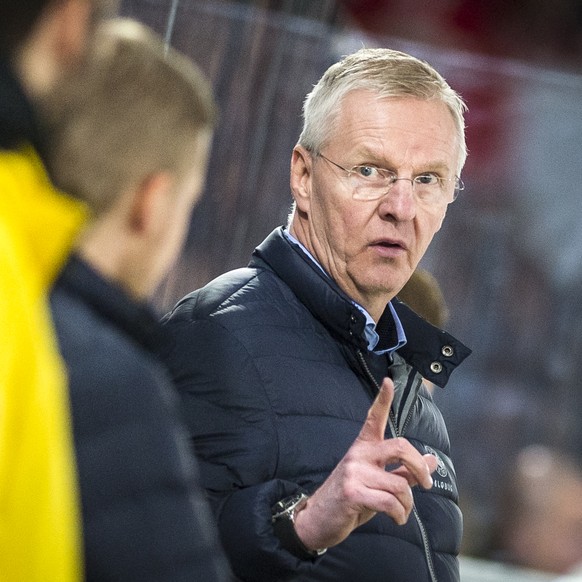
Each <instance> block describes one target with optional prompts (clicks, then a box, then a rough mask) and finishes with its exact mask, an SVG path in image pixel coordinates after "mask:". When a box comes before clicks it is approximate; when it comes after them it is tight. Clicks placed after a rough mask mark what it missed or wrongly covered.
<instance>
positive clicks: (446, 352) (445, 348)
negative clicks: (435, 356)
mask: <svg viewBox="0 0 582 582" xmlns="http://www.w3.org/2000/svg"><path fill="white" fill-rule="evenodd" d="M454 353H455V352H454V350H453V348H452V347H451V346H443V347H442V349H441V354H442V355H443V356H445V357H446V358H450V357H451V356H452V355H453V354H454Z"/></svg>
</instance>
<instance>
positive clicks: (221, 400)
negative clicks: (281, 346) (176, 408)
mask: <svg viewBox="0 0 582 582" xmlns="http://www.w3.org/2000/svg"><path fill="white" fill-rule="evenodd" d="M165 323H166V329H167V332H168V334H167V341H168V343H167V345H166V346H165V348H164V349H163V350H161V355H162V357H163V359H164V360H165V362H166V363H167V365H168V367H169V368H170V371H171V373H172V376H173V377H174V380H175V383H176V385H177V388H178V391H179V394H180V397H181V409H182V413H183V416H184V419H185V421H186V425H187V427H188V430H189V431H190V435H191V437H192V442H193V445H194V449H195V452H196V455H197V457H198V461H199V466H200V472H201V476H202V483H203V486H204V487H205V489H206V491H207V494H208V496H209V499H210V502H211V506H212V509H213V511H214V514H215V516H216V519H217V522H218V528H219V532H220V536H221V541H222V543H223V546H224V548H225V550H226V553H227V555H228V556H229V559H230V561H231V565H232V568H233V570H234V572H235V574H236V575H237V577H239V578H240V579H241V580H254V581H263V580H264V581H269V582H271V581H273V580H286V579H289V578H291V577H292V576H297V575H298V574H300V573H301V572H303V571H309V570H310V569H311V568H312V567H313V563H314V562H311V561H302V560H300V559H298V558H296V557H295V556H293V555H292V554H290V553H289V552H287V551H286V550H284V549H283V548H281V546H280V544H279V541H278V539H277V537H276V536H275V534H274V532H273V528H272V525H271V507H272V506H273V505H274V504H275V503H276V502H277V501H279V500H280V499H282V498H284V497H286V496H288V495H291V494H293V493H295V492H297V491H299V490H300V487H299V486H298V485H297V484H295V483H292V482H289V481H286V480H282V479H277V478H276V477H275V475H276V470H277V464H278V451H279V446H278V438H277V432H276V428H275V423H274V417H273V411H272V407H271V403H270V401H269V398H268V395H267V393H266V391H265V390H264V382H265V378H263V377H261V373H260V371H259V370H258V369H257V367H256V366H255V363H254V360H255V357H257V356H258V357H260V354H249V353H248V351H247V348H246V347H245V345H246V344H245V345H243V343H242V342H241V341H240V338H239V336H238V333H237V330H236V329H234V330H232V329H231V330H227V329H225V328H223V327H222V326H221V325H220V324H219V323H217V322H215V321H213V320H212V319H206V320H199V321H196V320H194V321H184V320H181V321H180V320H178V321H175V320H173V319H172V318H171V317H170V318H168V319H166V321H165ZM241 333H244V331H242V330H241ZM253 349H255V350H260V346H256V345H255V346H254V348H253Z"/></svg>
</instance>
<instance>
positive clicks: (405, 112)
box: [325, 89, 464, 172]
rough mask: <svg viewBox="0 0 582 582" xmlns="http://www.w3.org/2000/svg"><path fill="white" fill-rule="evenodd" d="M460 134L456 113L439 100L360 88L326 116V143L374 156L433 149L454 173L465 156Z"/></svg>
mask: <svg viewBox="0 0 582 582" xmlns="http://www.w3.org/2000/svg"><path fill="white" fill-rule="evenodd" d="M461 139H462V135H459V130H458V126H457V121H456V119H455V116H454V115H453V113H452V112H451V110H450V108H449V107H448V105H447V104H446V103H444V102H443V101H442V100H439V99H424V98H421V97H415V96H410V95H404V96H388V97H386V96H383V95H381V94H378V93H377V92H372V91H368V90H361V89H359V90H354V91H351V92H349V93H347V94H346V95H345V96H344V97H343V98H342V99H341V102H339V103H338V106H337V108H336V111H335V113H334V114H333V115H332V116H330V123H329V126H328V133H327V139H326V140H325V147H327V148H334V149H340V150H348V149H349V150H352V149H353V150H357V151H360V150H361V153H362V154H364V153H370V154H376V156H377V157H381V156H382V155H383V152H384V151H385V150H386V149H388V150H393V148H414V149H417V150H418V149H424V150H426V151H427V152H429V151H430V150H431V149H435V150H438V152H439V154H438V156H437V157H440V158H441V159H440V160H439V161H440V162H441V163H442V164H446V165H447V166H450V167H451V171H452V172H457V171H458V170H460V167H461V166H462V162H463V161H464V160H462V143H461ZM435 155H436V154H435ZM370 161H373V160H370ZM378 161H381V160H378Z"/></svg>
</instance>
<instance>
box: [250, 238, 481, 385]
mask: <svg viewBox="0 0 582 582" xmlns="http://www.w3.org/2000/svg"><path fill="white" fill-rule="evenodd" d="M261 263H266V264H267V265H268V266H269V267H270V268H271V269H272V270H273V271H274V272H275V273H276V274H277V276H278V277H279V278H280V279H282V280H283V281H284V282H285V284H286V285H288V286H289V288H290V289H291V290H292V291H293V293H294V294H295V295H296V296H297V298H298V299H299V300H300V301H301V302H302V303H303V304H304V305H305V306H306V307H307V308H308V309H309V311H310V312H311V313H312V315H313V316H314V317H315V318H316V319H317V320H319V321H320V322H321V323H322V324H323V325H324V326H325V327H326V328H327V329H328V330H329V331H330V333H332V335H334V336H335V337H337V338H339V339H340V340H341V341H342V342H344V343H347V344H351V345H352V346H353V347H355V348H356V349H359V350H362V351H366V350H367V342H366V340H365V337H364V327H365V324H366V318H365V317H364V315H363V313H362V312H361V311H360V310H359V309H358V308H357V307H355V306H354V304H353V303H352V301H351V300H350V298H349V297H348V296H347V295H346V294H345V293H344V292H343V291H342V290H341V289H340V288H339V286H338V285H337V284H336V283H335V282H334V281H333V280H332V279H330V278H329V277H326V276H325V274H324V273H322V272H321V270H320V269H319V268H318V267H317V266H316V265H315V264H314V263H313V261H311V260H310V259H309V258H308V257H307V256H306V255H305V254H304V253H303V252H302V251H301V249H300V248H299V247H297V246H296V245H293V244H292V243H291V242H289V241H288V240H287V239H286V238H285V236H284V235H283V229H282V227H280V228H277V229H275V230H274V231H273V232H272V233H271V234H270V235H269V236H268V237H267V238H266V239H265V240H264V241H263V242H262V243H261V244H260V245H259V246H258V247H257V248H256V249H255V251H254V252H253V258H252V259H251V262H250V263H249V267H260V266H262V265H261ZM392 305H393V306H394V308H395V309H396V312H397V314H398V317H399V318H400V320H401V321H402V325H403V327H404V331H405V333H406V337H407V340H408V341H407V343H406V345H405V346H404V347H403V348H400V349H399V350H398V353H399V354H400V355H401V356H402V357H403V358H404V359H405V360H406V361H407V362H408V363H409V364H410V365H412V366H413V367H414V368H415V369H416V370H418V372H419V373H420V374H421V375H422V376H423V377H425V378H426V379H427V380H430V381H431V382H434V383H435V384H437V385H438V386H442V387H444V386H445V384H446V383H447V381H448V379H449V376H450V374H451V373H452V371H453V370H454V369H455V368H456V367H457V366H458V365H459V364H460V363H461V362H462V361H463V360H464V359H465V358H466V357H467V356H468V355H469V354H470V353H471V350H470V349H469V348H467V347H466V346H464V345H463V344H462V343H461V342H459V341H458V340H456V339H455V338H454V337H453V336H452V335H450V334H449V333H447V332H445V331H442V330H440V329H438V328H436V327H434V326H432V325H430V324H429V323H427V322H426V321H425V320H424V319H422V318H421V317H420V316H418V315H417V314H416V313H414V311H412V309H410V308H409V307H408V306H407V305H406V304H404V303H402V302H401V301H398V300H393V301H392ZM390 322H393V318H392V314H391V313H390V309H388V307H386V309H385V310H384V313H383V315H382V317H381V318H380V321H379V323H378V328H379V330H380V333H385V331H384V330H386V329H387V328H388V327H389V326H390Z"/></svg>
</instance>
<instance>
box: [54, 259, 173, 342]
mask: <svg viewBox="0 0 582 582" xmlns="http://www.w3.org/2000/svg"><path fill="white" fill-rule="evenodd" d="M55 287H58V288H60V289H63V290H64V291H65V292H67V293H70V294H71V295H74V296H76V297H78V298H79V299H81V300H82V301H83V302H84V303H86V304H87V305H89V306H90V308H91V309H92V310H93V311H95V312H96V313H97V314H98V315H99V316H100V317H101V318H103V319H105V320H106V321H108V322H110V323H111V324H112V325H113V326H114V327H116V328H118V329H121V330H122V331H123V332H124V333H125V334H126V335H128V336H129V337H131V338H132V339H133V340H134V341H135V342H136V343H138V344H139V345H141V346H142V347H143V348H145V349H147V350H148V351H150V352H155V349H156V346H157V345H159V343H160V339H161V335H163V334H164V329H163V328H162V326H161V325H160V323H159V321H158V317H157V314H155V313H154V311H153V310H152V309H151V308H150V307H149V306H148V305H147V304H144V303H139V302H137V301H134V300H133V299H132V298H131V297H129V295H127V293H126V292H125V291H124V290H123V289H122V288H121V287H119V286H118V285H116V284H114V283H112V282H111V281H107V280H106V279H104V278H103V277H102V276H101V275H100V274H99V273H98V272H97V271H95V270H94V269H93V268H92V267H91V266H90V265H89V264H88V263H86V262H85V261H84V260H83V259H82V258H80V257H79V256H78V255H72V256H71V257H70V259H69V261H68V263H67V265H66V266H65V268H64V269H63V271H62V273H61V274H60V277H59V279H58V280H57V283H56V285H55Z"/></svg>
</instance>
